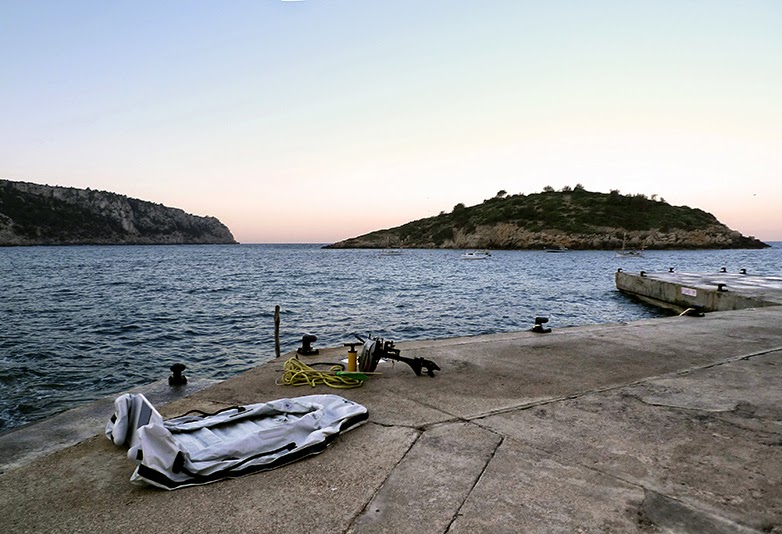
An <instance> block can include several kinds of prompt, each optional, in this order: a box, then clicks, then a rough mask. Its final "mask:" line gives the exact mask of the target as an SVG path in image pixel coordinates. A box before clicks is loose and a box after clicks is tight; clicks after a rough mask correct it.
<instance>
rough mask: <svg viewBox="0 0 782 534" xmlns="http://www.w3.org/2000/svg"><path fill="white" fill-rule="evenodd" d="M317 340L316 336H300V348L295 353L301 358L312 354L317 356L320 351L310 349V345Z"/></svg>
mask: <svg viewBox="0 0 782 534" xmlns="http://www.w3.org/2000/svg"><path fill="white" fill-rule="evenodd" d="M317 340H318V338H317V336H313V335H312V334H304V335H303V336H301V347H299V348H298V349H296V352H297V353H299V354H301V355H302V356H312V355H314V354H319V353H320V351H319V350H318V349H313V348H312V344H313V343H315V342H316V341H317Z"/></svg>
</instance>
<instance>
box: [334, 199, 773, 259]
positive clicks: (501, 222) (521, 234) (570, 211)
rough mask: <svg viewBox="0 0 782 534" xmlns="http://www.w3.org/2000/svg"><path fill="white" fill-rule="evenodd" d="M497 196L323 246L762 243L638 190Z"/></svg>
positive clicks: (733, 245) (671, 246) (717, 245)
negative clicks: (479, 202) (475, 203)
mask: <svg viewBox="0 0 782 534" xmlns="http://www.w3.org/2000/svg"><path fill="white" fill-rule="evenodd" d="M501 193H503V194H502V195H500V194H498V196H496V197H494V198H491V199H489V200H486V201H485V202H483V203H482V204H479V205H476V206H471V207H465V206H464V205H463V204H457V205H456V206H455V207H454V209H453V211H452V212H451V213H441V214H440V215H438V216H436V217H429V218H426V219H420V220H418V221H413V222H410V223H407V224H404V225H402V226H398V227H396V228H389V229H385V230H378V231H375V232H371V233H369V234H365V235H362V236H358V237H354V238H351V239H346V240H344V241H340V242H338V243H334V244H332V245H328V246H327V248H387V247H395V248H400V247H404V248H458V249H483V248H488V249H543V248H559V247H565V248H568V249H574V250H578V249H580V250H601V249H603V250H606V249H607V250H611V249H619V248H621V247H622V246H623V245H624V246H626V247H628V248H632V249H639V248H645V249H728V248H764V247H767V246H768V245H767V244H765V243H763V242H761V241H759V240H757V239H755V238H754V237H747V236H743V235H742V234H741V233H739V232H737V231H735V230H731V229H730V228H728V227H727V226H725V225H724V224H722V223H720V222H719V221H718V220H717V219H716V218H715V217H714V216H713V215H712V214H710V213H707V212H705V211H703V210H700V209H696V208H689V207H687V206H671V205H670V204H668V203H666V202H665V201H664V200H653V199H649V198H647V197H646V196H645V195H632V196H627V195H621V194H619V192H618V191H612V192H611V193H609V194H606V193H594V192H590V191H586V190H584V189H583V188H578V187H577V188H576V189H569V190H567V191H562V192H557V191H553V190H549V191H544V192H543V193H537V194H532V195H511V196H506V195H505V194H504V192H501Z"/></svg>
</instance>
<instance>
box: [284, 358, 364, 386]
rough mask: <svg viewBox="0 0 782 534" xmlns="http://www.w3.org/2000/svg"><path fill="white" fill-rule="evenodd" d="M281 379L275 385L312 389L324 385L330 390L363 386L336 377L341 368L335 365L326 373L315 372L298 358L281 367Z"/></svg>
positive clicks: (345, 378)
mask: <svg viewBox="0 0 782 534" xmlns="http://www.w3.org/2000/svg"><path fill="white" fill-rule="evenodd" d="M282 371H283V372H282V377H281V378H278V379H277V380H276V381H275V383H276V384H277V385H278V386H305V385H307V384H309V385H310V386H312V387H315V386H317V385H318V384H325V385H327V386H329V387H331V388H339V389H350V388H358V387H361V386H362V385H363V384H364V381H363V380H357V379H355V378H350V377H348V376H337V374H336V373H337V371H342V367H340V366H339V365H335V366H334V367H332V368H331V369H329V370H328V371H316V370H315V369H313V368H312V367H310V366H308V365H307V364H305V363H304V362H302V361H301V360H299V359H298V358H291V359H290V360H288V361H287V362H285V365H283V367H282Z"/></svg>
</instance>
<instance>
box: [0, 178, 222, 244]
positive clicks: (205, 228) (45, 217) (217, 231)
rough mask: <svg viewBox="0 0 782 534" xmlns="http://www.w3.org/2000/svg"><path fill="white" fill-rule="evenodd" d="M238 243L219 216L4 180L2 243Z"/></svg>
mask: <svg viewBox="0 0 782 534" xmlns="http://www.w3.org/2000/svg"><path fill="white" fill-rule="evenodd" d="M218 243H223V244H234V243H236V241H235V240H234V238H233V235H232V234H231V231H230V230H229V229H228V227H227V226H225V225H224V224H223V223H221V222H220V221H219V220H217V219H216V218H214V217H199V216H196V215H190V214H188V213H185V212H184V211H182V210H181V209H178V208H169V207H166V206H163V205H161V204H154V203H152V202H146V201H143V200H137V199H134V198H128V197H126V196H123V195H118V194H115V193H108V192H105V191H93V190H90V189H75V188H72V187H57V186H48V185H38V184H32V183H27V182H12V181H8V180H0V245H2V246H10V245H87V244H100V245H109V244H122V245H126V244H127V245H131V244H133V245H157V244H218Z"/></svg>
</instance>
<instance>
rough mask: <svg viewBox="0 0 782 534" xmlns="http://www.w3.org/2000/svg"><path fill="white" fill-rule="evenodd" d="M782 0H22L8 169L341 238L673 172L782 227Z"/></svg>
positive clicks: (757, 224)
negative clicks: (549, 191) (527, 196)
mask: <svg viewBox="0 0 782 534" xmlns="http://www.w3.org/2000/svg"><path fill="white" fill-rule="evenodd" d="M781 28H782V2H780V1H776V0H765V1H764V0H734V1H726V0H655V1H651V0H648V1H645V0H593V1H587V0H545V1H544V0H536V1H527V0H470V1H467V0H302V1H282V0H252V1H244V0H231V1H206V0H187V1H185V0H171V1H165V2H160V1H147V0H134V1H133V2H99V1H97V0H94V1H79V0H69V1H60V0H57V1H43V0H2V1H0V117H1V118H2V119H1V120H0V178H5V179H9V180H21V181H29V182H35V183H44V184H50V185H62V186H70V187H79V188H87V187H89V188H92V189H100V190H106V191H112V192H116V193H121V194H124V195H127V196H130V197H135V198H140V199H143V200H149V201H153V202H159V203H162V204H165V205H167V206H174V207H178V208H182V209H184V210H185V211H188V212H190V213H194V214H197V215H213V216H216V217H218V218H219V219H220V220H221V221H223V222H224V223H225V224H226V225H228V227H229V228H231V230H232V231H233V233H234V236H235V237H236V238H237V239H238V240H239V241H241V242H244V243H272V242H279V243H286V242H288V243H292V242H311V243H328V242H333V241H337V240H340V239H344V238H348V237H353V236H356V235H359V234H363V233H366V232H369V231H372V230H377V229H380V228H387V227H391V226H396V225H399V224H403V223H405V222H408V221H410V220H413V219H419V218H423V217H428V216H432V215H437V214H438V213H439V212H440V211H450V210H451V209H452V208H453V206H454V205H455V204H457V203H459V202H462V203H464V204H466V205H468V206H469V205H473V204H478V203H480V202H482V201H483V200H484V199H487V198H490V197H492V196H494V195H495V193H497V192H498V191H499V190H505V191H507V192H508V193H511V194H515V193H536V192H540V191H541V190H542V189H543V187H544V186H547V185H550V186H552V187H554V188H555V189H560V188H561V187H563V186H574V185H576V184H578V183H580V184H582V185H583V186H584V187H585V188H586V189H588V190H590V191H601V192H605V193H607V192H609V191H610V190H611V189H619V190H620V191H621V192H622V193H628V194H634V193H644V194H646V195H649V196H651V195H652V194H655V195H657V196H658V197H662V198H664V199H665V200H666V201H667V202H669V203H670V204H673V205H688V206H691V207H697V208H701V209H703V210H706V211H709V212H711V213H713V214H714V215H715V216H716V217H717V218H718V219H719V220H720V221H722V222H723V223H725V224H727V225H728V226H730V227H731V228H733V229H736V230H738V231H740V232H741V233H743V234H745V235H754V236H756V237H758V238H760V239H762V240H765V241H782V206H781V205H782V30H781Z"/></svg>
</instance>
